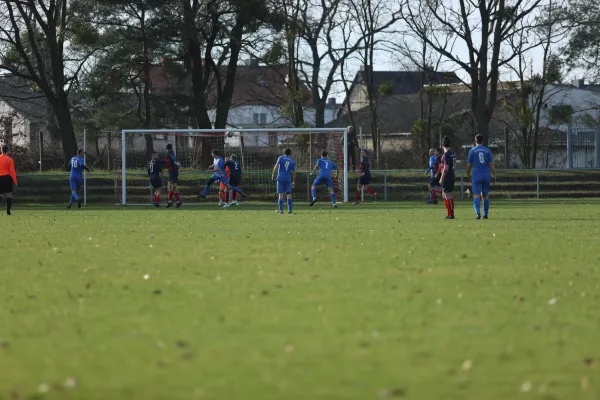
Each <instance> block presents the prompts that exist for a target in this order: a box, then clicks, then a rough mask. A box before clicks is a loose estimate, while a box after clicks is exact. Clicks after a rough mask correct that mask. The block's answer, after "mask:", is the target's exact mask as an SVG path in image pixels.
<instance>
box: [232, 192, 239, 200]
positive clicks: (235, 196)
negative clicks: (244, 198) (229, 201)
mask: <svg viewBox="0 0 600 400" xmlns="http://www.w3.org/2000/svg"><path fill="white" fill-rule="evenodd" d="M237 195H238V192H233V200H234V201H237Z"/></svg>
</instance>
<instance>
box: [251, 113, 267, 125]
mask: <svg viewBox="0 0 600 400" xmlns="http://www.w3.org/2000/svg"><path fill="white" fill-rule="evenodd" d="M266 124H267V114H263V113H254V125H266Z"/></svg>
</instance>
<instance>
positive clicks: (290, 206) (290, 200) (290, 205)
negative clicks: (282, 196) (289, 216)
mask: <svg viewBox="0 0 600 400" xmlns="http://www.w3.org/2000/svg"><path fill="white" fill-rule="evenodd" d="M287 200H288V211H292V199H287Z"/></svg>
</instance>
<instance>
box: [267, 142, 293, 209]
mask: <svg viewBox="0 0 600 400" xmlns="http://www.w3.org/2000/svg"><path fill="white" fill-rule="evenodd" d="M291 155H292V150H291V149H285V151H284V152H283V155H282V156H279V158H277V162H276V163H275V166H274V167H273V174H272V175H271V179H273V180H275V179H277V196H278V202H277V204H278V206H279V209H278V210H277V213H279V214H283V200H284V198H285V197H287V205H288V214H291V213H292V189H293V188H294V186H296V161H294V159H293V158H292V157H291ZM275 174H277V178H275Z"/></svg>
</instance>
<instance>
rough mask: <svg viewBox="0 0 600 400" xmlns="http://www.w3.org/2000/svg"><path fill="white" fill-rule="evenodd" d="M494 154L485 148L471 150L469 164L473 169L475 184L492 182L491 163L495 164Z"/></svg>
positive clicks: (476, 147)
mask: <svg viewBox="0 0 600 400" xmlns="http://www.w3.org/2000/svg"><path fill="white" fill-rule="evenodd" d="M493 161H494V160H493V157H492V152H491V150H490V149H488V148H487V147H485V146H481V145H478V146H475V147H473V148H472V149H471V150H469V157H468V160H467V162H468V163H469V164H471V165H472V168H473V182H489V181H490V163H491V162H493Z"/></svg>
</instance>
